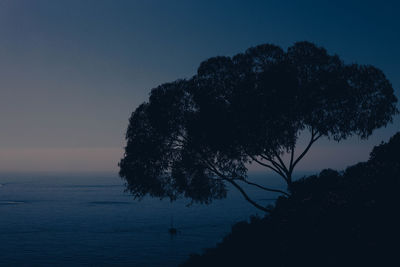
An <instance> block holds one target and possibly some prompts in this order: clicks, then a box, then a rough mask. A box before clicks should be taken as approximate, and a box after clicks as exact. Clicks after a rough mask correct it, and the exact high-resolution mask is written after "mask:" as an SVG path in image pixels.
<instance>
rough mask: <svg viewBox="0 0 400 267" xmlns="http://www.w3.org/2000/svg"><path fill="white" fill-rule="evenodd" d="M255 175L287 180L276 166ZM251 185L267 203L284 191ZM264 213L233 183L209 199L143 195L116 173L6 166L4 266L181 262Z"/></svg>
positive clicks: (1, 233)
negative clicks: (16, 170) (10, 170)
mask: <svg viewBox="0 0 400 267" xmlns="http://www.w3.org/2000/svg"><path fill="white" fill-rule="evenodd" d="M251 178H252V179H254V181H259V182H260V181H267V184H272V185H273V186H275V187H278V188H284V184H283V183H282V181H281V179H280V178H279V177H277V176H274V175H271V174H259V173H256V174H253V175H252V177H251ZM245 188H246V190H247V191H248V192H249V194H250V195H251V197H252V198H253V199H254V200H256V201H258V202H260V203H262V204H264V205H268V204H273V203H274V201H275V199H276V198H277V197H278V195H277V194H275V193H268V192H265V191H262V190H259V189H256V188H253V187H245ZM263 215H264V214H263V213H262V212H261V211H259V210H258V209H256V208H254V207H253V206H252V205H251V204H249V203H248V202H247V201H245V200H244V198H243V196H242V195H241V194H240V193H239V192H238V191H237V190H236V189H234V188H230V187H228V196H227V198H226V199H223V200H215V201H213V202H212V203H211V204H209V205H203V204H196V203H194V204H191V203H190V200H187V199H178V200H177V201H174V202H171V201H169V200H166V199H164V200H160V199H155V198H150V197H145V198H143V199H142V200H141V201H138V200H135V199H134V198H133V197H132V195H130V194H129V192H125V184H124V181H123V180H121V179H120V178H119V177H118V176H117V175H116V174H87V173H86V174H48V173H46V174H0V241H1V242H0V266H178V265H179V264H180V263H182V262H184V261H185V260H186V259H188V257H189V255H190V254H193V253H201V252H202V251H203V250H204V249H205V248H210V247H215V245H216V244H217V243H218V242H220V241H222V239H223V237H224V236H226V235H227V234H228V233H229V232H230V230H231V227H232V225H234V224H235V223H237V222H239V221H248V220H249V218H250V216H263ZM171 225H172V226H173V227H174V228H176V229H177V234H176V235H171V234H170V233H169V231H168V230H169V228H170V227H171Z"/></svg>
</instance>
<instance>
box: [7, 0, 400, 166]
mask: <svg viewBox="0 0 400 267" xmlns="http://www.w3.org/2000/svg"><path fill="white" fill-rule="evenodd" d="M399 12H400V4H399V3H398V2H397V1H381V2H378V1H232V0H231V1H205V0H202V1H188V0H186V1H172V0H169V1H161V0H160V1H150V0H146V1H144V0H143V1H134V0H132V1H122V0H121V1H111V0H110V1H99V0H95V1H72V0H65V1H52V0H49V1H31V0H26V1H18V0H2V1H0V121H1V131H0V171H16V170H18V171H71V172H72V171H74V172H75V171H115V170H117V165H116V164H117V162H118V160H119V158H120V157H121V155H122V147H123V145H124V132H125V129H126V127H127V123H128V118H129V115H130V113H131V112H132V111H133V110H134V109H135V108H136V106H137V105H138V104H140V103H141V102H143V101H145V100H146V99H147V96H148V93H149V91H150V90H151V88H153V87H155V86H157V85H158V84H160V83H163V82H167V81H172V80H175V79H178V78H185V77H190V76H191V75H193V74H194V73H195V71H196V68H197V66H198V65H199V63H200V62H201V61H202V60H204V59H207V58H208V57H212V56H216V55H234V54H235V53H238V52H242V51H244V50H245V49H247V48H248V47H250V46H254V45H257V44H261V43H274V44H278V45H280V46H282V47H284V48H286V47H288V46H290V45H291V44H293V43H294V42H296V41H302V40H308V41H312V42H315V43H316V44H318V45H321V46H324V47H325V48H327V49H328V51H329V52H331V53H337V54H338V55H339V56H341V57H342V58H343V59H344V60H345V61H346V62H347V63H350V62H356V63H362V64H372V65H375V66H377V67H379V68H381V69H382V70H383V71H384V72H385V74H386V75H387V77H388V78H389V80H390V81H391V82H392V84H393V87H394V88H395V90H396V95H397V96H398V97H400V90H399V89H400V76H399V70H400V52H399V50H398V49H399V47H400V32H399V29H400V18H399V15H398V14H399ZM398 130H400V120H399V118H397V119H396V120H395V123H394V124H393V125H391V126H390V127H388V128H386V129H382V130H378V131H376V133H375V134H374V135H373V136H372V137H371V139H370V140H368V141H366V142H364V141H363V142H362V141H360V140H358V139H357V138H353V139H351V140H348V141H346V142H344V143H341V144H337V143H333V142H327V141H322V142H321V143H320V144H319V145H317V146H316V147H315V148H314V151H313V152H312V153H311V154H310V155H309V157H308V158H307V160H306V161H305V162H304V164H303V165H301V166H299V167H300V168H303V169H315V168H317V169H318V168H320V167H321V166H323V167H333V168H342V167H344V166H346V165H348V164H351V163H354V162H357V161H359V160H364V159H366V158H367V154H368V152H369V150H370V149H371V147H372V146H373V145H374V144H377V143H379V142H380V141H382V140H387V139H388V137H390V136H391V135H393V134H394V133H395V132H396V131H398Z"/></svg>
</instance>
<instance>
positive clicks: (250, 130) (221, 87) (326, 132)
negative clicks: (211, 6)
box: [119, 42, 397, 211]
mask: <svg viewBox="0 0 400 267" xmlns="http://www.w3.org/2000/svg"><path fill="white" fill-rule="evenodd" d="M396 102H397V99H396V97H395V96H394V94H393V88H392V86H391V84H390V82H389V81H388V80H387V79H386V77H385V75H384V74H383V73H382V71H380V70H379V69H377V68H375V67H373V66H364V65H356V64H351V65H346V64H344V63H343V62H342V61H341V60H340V59H339V57H338V56H337V55H329V54H328V53H327V51H326V50H325V49H324V48H321V47H317V46H315V45H314V44H312V43H309V42H300V43H296V44H294V45H293V46H292V47H289V48H288V50H287V51H286V52H285V51H284V50H282V49H281V48H280V47H278V46H275V45H270V44H265V45H260V46H257V47H253V48H250V49H248V50H247V51H246V52H245V53H241V54H238V55H235V56H233V57H214V58H210V59H208V60H206V61H204V62H202V63H201V64H200V66H199V68H198V71H197V74H196V75H195V76H193V77H192V78H190V79H188V80H177V81H175V82H171V83H166V84H162V85H160V86H158V87H157V88H155V89H153V90H152V91H151V94H150V98H149V101H148V102H147V103H143V104H142V105H141V106H139V107H138V108H137V109H136V110H135V112H134V113H133V114H132V116H131V118H130V122H129V127H128V130H127V134H126V139H127V146H126V148H125V156H124V158H123V159H122V160H121V162H120V164H119V166H120V176H121V177H122V178H124V179H126V181H127V188H128V190H129V191H131V192H132V193H133V195H134V196H135V197H138V198H141V197H143V196H144V195H146V194H149V195H151V196H155V197H160V198H163V197H169V198H170V199H171V200H174V199H176V198H177V197H179V196H181V195H182V196H185V197H187V198H190V199H192V200H193V201H198V202H202V203H209V202H210V201H211V200H212V199H215V198H222V197H225V195H226V188H225V183H230V184H232V185H233V186H234V187H236V188H237V189H238V190H240V192H241V193H242V194H243V196H244V197H245V198H246V200H248V201H249V202H250V203H252V204H253V205H255V206H256V207H258V208H260V209H263V210H265V211H268V210H267V209H266V208H265V207H261V206H260V205H258V204H257V203H255V202H254V201H252V200H251V199H250V197H249V196H248V195H247V194H246V192H245V191H244V190H243V189H242V188H241V186H240V183H248V184H251V185H254V186H258V187H259V188H261V187H260V186H259V185H256V184H254V183H252V182H251V181H250V180H249V178H248V177H247V175H246V174H247V167H246V166H247V164H248V163H257V164H260V165H262V166H264V167H266V168H269V169H272V170H273V171H275V172H277V173H278V174H280V175H281V176H282V177H283V179H285V181H286V182H287V184H288V187H289V189H291V188H290V187H291V185H292V172H293V170H294V168H295V166H296V165H297V163H298V162H299V161H300V160H301V159H302V158H303V157H304V156H305V154H306V153H307V151H308V149H309V148H310V147H311V145H312V144H313V143H314V142H315V141H317V140H318V139H319V138H320V137H322V136H326V137H328V138H332V139H334V140H337V141H340V140H342V139H346V138H348V137H349V136H352V135H358V136H360V137H361V138H367V137H368V136H369V135H371V134H372V132H373V130H374V129H376V128H379V127H381V126H384V125H386V124H387V123H389V122H391V121H392V116H393V115H394V114H396V113H397V109H396ZM304 130H308V131H310V133H311V139H310V142H309V145H308V146H307V148H306V149H305V150H304V151H303V152H302V153H300V155H299V156H298V157H297V158H295V157H294V154H295V153H294V150H295V146H296V142H297V140H298V138H299V134H300V133H301V132H302V131H304ZM284 153H290V154H291V160H290V162H289V163H285V162H284V161H283V160H282V158H281V156H282V154H284ZM263 189H264V190H268V191H274V192H279V193H281V194H286V193H285V192H282V191H280V190H276V189H272V188H267V187H263Z"/></svg>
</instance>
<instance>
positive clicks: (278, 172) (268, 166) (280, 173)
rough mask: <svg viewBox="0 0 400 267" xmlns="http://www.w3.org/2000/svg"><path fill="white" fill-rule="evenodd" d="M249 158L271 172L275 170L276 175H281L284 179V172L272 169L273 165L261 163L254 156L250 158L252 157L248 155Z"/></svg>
mask: <svg viewBox="0 0 400 267" xmlns="http://www.w3.org/2000/svg"><path fill="white" fill-rule="evenodd" d="M248 156H249V157H250V158H251V159H252V160H254V161H255V162H257V163H258V164H260V165H261V166H264V167H267V168H270V169H271V170H273V171H274V172H276V173H277V174H279V175H280V176H282V177H284V174H283V173H282V171H281V170H280V169H278V168H274V167H272V166H271V165H268V164H266V163H264V162H261V161H259V160H258V159H257V158H255V157H253V156H250V155H248Z"/></svg>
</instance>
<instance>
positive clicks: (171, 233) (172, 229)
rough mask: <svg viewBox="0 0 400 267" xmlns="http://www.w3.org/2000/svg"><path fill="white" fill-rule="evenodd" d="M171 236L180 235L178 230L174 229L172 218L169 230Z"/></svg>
mask: <svg viewBox="0 0 400 267" xmlns="http://www.w3.org/2000/svg"><path fill="white" fill-rule="evenodd" d="M168 232H169V234H170V235H176V234H177V233H178V229H176V228H175V227H174V221H173V217H172V216H171V227H170V228H169V229H168Z"/></svg>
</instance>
